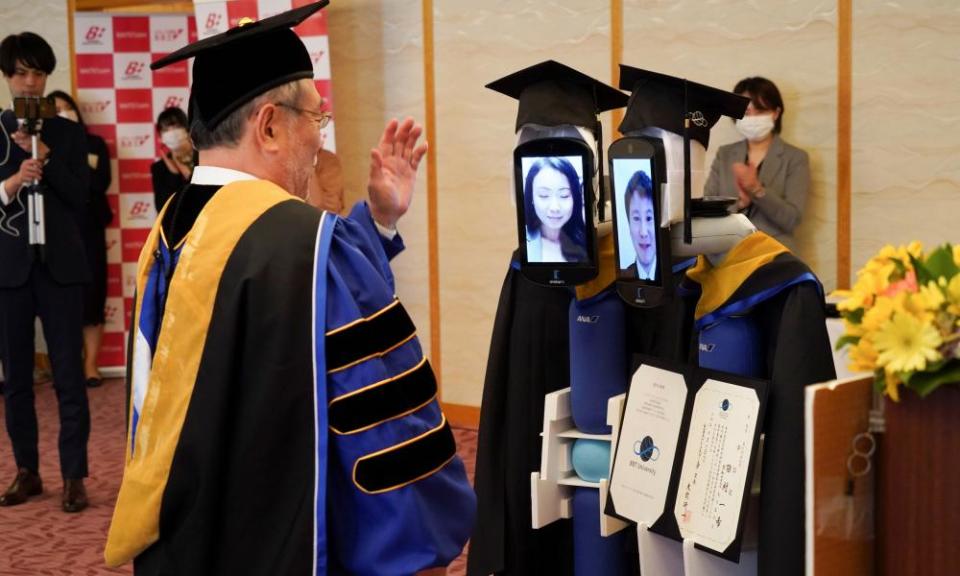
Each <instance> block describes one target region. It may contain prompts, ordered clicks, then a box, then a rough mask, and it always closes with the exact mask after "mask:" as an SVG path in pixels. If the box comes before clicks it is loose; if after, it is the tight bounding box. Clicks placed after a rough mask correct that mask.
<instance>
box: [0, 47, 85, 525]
mask: <svg viewBox="0 0 960 576" xmlns="http://www.w3.org/2000/svg"><path fill="white" fill-rule="evenodd" d="M55 66H56V57H55V56H54V54H53V50H52V49H51V48H50V45H49V44H47V42H46V41H45V40H44V39H43V38H41V37H40V36H37V35H36V34H33V33H30V32H23V33H21V34H13V35H10V36H7V37H6V38H5V39H4V40H3V42H2V43H0V71H2V72H3V77H4V79H5V80H6V81H7V85H8V86H9V87H10V92H11V95H12V96H13V97H14V98H17V97H23V96H29V97H39V96H43V94H44V91H45V88H46V83H47V77H48V75H49V74H50V73H51V72H52V71H53V69H54V67H55ZM2 121H3V122H2V124H3V131H2V133H0V139H2V140H0V141H2V147H3V150H0V162H2V165H0V209H2V213H0V270H2V273H0V331H3V332H4V333H5V342H4V344H5V345H4V347H3V349H2V350H0V353H2V356H3V365H4V368H5V369H6V371H7V373H6V378H7V383H6V389H5V391H4V402H5V404H6V413H5V418H6V427H7V434H9V436H10V442H11V444H12V445H13V455H14V458H15V459H16V464H17V476H16V478H15V479H14V480H13V483H12V484H11V485H10V487H9V488H8V489H7V491H6V492H4V493H3V494H2V495H0V506H14V505H17V504H22V503H23V502H26V501H27V500H28V499H29V498H31V497H32V496H36V495H39V494H41V493H42V492H43V485H42V483H41V481H40V475H39V454H38V449H37V414H36V410H35V407H34V395H33V360H34V318H35V317H36V316H39V317H40V321H41V322H42V324H43V332H44V336H45V338H46V341H47V348H48V351H49V354H50V362H51V364H52V367H53V379H54V387H55V389H56V391H57V402H58V406H59V413H60V440H59V448H60V471H61V474H62V476H63V497H62V499H61V506H62V508H63V510H64V511H65V512H79V511H80V510H83V509H84V508H85V507H86V506H87V495H86V492H85V490H84V486H83V478H84V477H86V476H87V438H88V436H89V434H90V412H89V408H88V405H87V389H86V386H85V385H84V381H83V363H82V360H81V358H80V351H81V349H82V346H83V336H82V335H83V285H84V284H85V283H87V282H89V281H90V270H89V267H88V266H87V259H86V254H85V252H84V247H83V239H82V236H81V233H80V224H79V219H80V215H81V213H82V211H83V210H84V207H85V206H86V203H87V195H88V193H89V190H90V168H89V167H88V166H87V139H86V135H85V134H84V130H83V128H82V127H81V126H80V125H79V124H77V123H76V122H71V121H69V120H66V119H64V118H59V117H54V118H48V119H45V120H43V121H42V122H43V124H42V126H41V132H40V135H39V138H38V143H37V156H38V157H37V159H33V158H31V150H32V146H31V137H30V135H28V134H26V133H25V132H22V131H20V130H18V128H17V123H16V121H15V120H14V118H13V114H11V113H10V112H9V111H7V112H4V113H3V116H2ZM36 180H39V181H40V185H41V187H42V188H43V189H44V194H43V198H44V202H45V220H46V245H45V247H44V248H43V249H42V250H40V249H38V247H36V246H33V245H31V244H30V242H29V230H28V227H27V222H26V220H27V214H26V209H25V208H24V207H25V206H26V204H27V192H28V191H29V190H28V189H29V187H30V184H31V183H33V182H34V181H36Z"/></svg>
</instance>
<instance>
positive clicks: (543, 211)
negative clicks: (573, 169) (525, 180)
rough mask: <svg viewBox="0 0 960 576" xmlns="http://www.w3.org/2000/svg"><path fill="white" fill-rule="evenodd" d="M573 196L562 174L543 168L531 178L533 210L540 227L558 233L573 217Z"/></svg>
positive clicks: (572, 191) (547, 167)
mask: <svg viewBox="0 0 960 576" xmlns="http://www.w3.org/2000/svg"><path fill="white" fill-rule="evenodd" d="M573 194H574V190H573V189H571V187H570V182H569V181H568V180H567V177H566V176H564V175H563V173H562V172H560V171H558V170H555V169H553V168H551V167H549V166H546V167H544V168H543V169H542V170H540V172H537V175H536V176H534V178H533V208H534V210H535V211H536V212H537V217H538V218H539V219H540V222H541V226H543V227H545V228H547V229H548V230H551V231H559V230H560V229H561V228H563V225H564V224H566V223H567V222H568V221H569V220H570V216H571V215H573Z"/></svg>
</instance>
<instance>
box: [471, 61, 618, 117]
mask: <svg viewBox="0 0 960 576" xmlns="http://www.w3.org/2000/svg"><path fill="white" fill-rule="evenodd" d="M486 87H487V88H489V89H491V90H494V91H496V92H499V93H501V94H505V95H507V96H509V97H511V98H516V99H517V100H519V101H520V106H519V110H518V111H517V126H516V129H517V130H519V129H520V127H521V126H523V125H524V124H541V125H543V126H559V125H562V124H572V125H574V126H583V127H585V128H590V129H591V130H593V129H594V127H595V126H596V124H597V114H599V113H601V112H606V111H607V110H613V109H615V108H623V107H624V106H626V105H627V95H626V94H624V93H623V92H620V91H619V90H617V89H616V88H614V87H612V86H609V85H607V84H604V83H603V82H600V81H599V80H596V79H594V78H591V77H590V76H587V75H586V74H584V73H583V72H580V71H579V70H575V69H573V68H571V67H569V66H566V65H564V64H561V63H559V62H555V61H553V60H547V61H546V62H541V63H539V64H535V65H533V66H530V67H529V68H524V69H523V70H520V71H518V72H514V73H513V74H510V75H509V76H504V77H503V78H501V79H499V80H494V81H493V82H491V83H489V84H487V86H486Z"/></svg>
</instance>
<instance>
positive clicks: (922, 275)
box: [910, 254, 937, 286]
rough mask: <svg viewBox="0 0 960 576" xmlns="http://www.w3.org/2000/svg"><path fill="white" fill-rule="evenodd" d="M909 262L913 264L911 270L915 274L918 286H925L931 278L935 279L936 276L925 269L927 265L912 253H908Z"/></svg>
mask: <svg viewBox="0 0 960 576" xmlns="http://www.w3.org/2000/svg"><path fill="white" fill-rule="evenodd" d="M910 263H911V264H913V270H914V272H915V273H916V275H917V285H918V286H926V285H927V283H928V282H930V281H931V280H936V279H937V277H936V276H934V275H933V274H931V273H930V271H929V270H927V266H926V265H925V264H924V263H923V261H922V260H920V259H918V258H917V257H915V256H914V255H913V254H910Z"/></svg>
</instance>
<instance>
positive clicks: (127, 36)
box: [74, 0, 335, 367]
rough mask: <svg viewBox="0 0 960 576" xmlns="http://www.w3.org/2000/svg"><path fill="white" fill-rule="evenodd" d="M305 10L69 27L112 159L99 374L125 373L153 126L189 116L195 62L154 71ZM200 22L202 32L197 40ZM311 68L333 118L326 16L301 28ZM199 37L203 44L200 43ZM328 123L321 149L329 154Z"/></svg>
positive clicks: (203, 12)
mask: <svg viewBox="0 0 960 576" xmlns="http://www.w3.org/2000/svg"><path fill="white" fill-rule="evenodd" d="M309 3H310V0H259V1H258V0H233V1H229V2H224V1H217V2H210V3H197V4H196V5H195V11H196V18H195V17H194V15H191V14H163V15H151V16H133V15H111V14H104V13H102V12H78V13H77V14H76V17H75V19H74V37H75V42H76V62H75V63H74V66H75V68H76V71H77V104H78V105H79V106H80V111H81V113H82V114H83V118H84V121H85V122H86V123H87V127H88V128H89V130H90V131H91V132H93V133H95V134H98V135H100V136H102V137H103V138H104V139H105V140H106V141H107V147H108V148H109V150H110V167H111V170H112V172H113V184H112V185H111V187H110V190H109V191H108V192H107V200H108V201H109V203H110V206H111V208H112V209H113V213H114V214H115V217H114V220H113V222H112V223H111V225H110V228H108V229H107V238H106V239H107V303H106V310H105V314H106V325H105V326H104V335H103V346H102V348H101V351H100V366H102V367H122V366H124V364H125V363H126V350H125V346H126V341H127V338H126V335H125V333H126V330H127V329H129V327H130V315H131V313H132V307H133V292H134V289H135V287H136V270H137V259H138V258H139V255H140V249H141V248H142V247H143V243H144V241H145V240H146V238H147V233H148V232H149V231H150V227H151V226H152V225H153V222H154V220H155V219H156V216H157V208H156V207H155V206H154V205H153V182H152V179H151V176H150V165H151V164H152V163H153V162H154V160H156V159H157V158H159V156H160V151H159V141H158V140H157V138H156V133H155V130H154V123H155V122H156V118H157V116H158V115H159V114H160V112H161V111H163V110H164V109H166V108H169V107H171V106H176V107H179V108H181V109H182V110H184V112H186V111H187V100H188V98H189V95H190V81H191V77H190V70H191V66H190V64H191V62H190V61H184V62H179V63H177V64H173V65H171V66H167V67H166V68H163V69H161V70H156V71H152V70H150V63H151V62H153V61H155V60H158V59H159V58H161V57H163V56H165V55H167V54H169V53H171V52H173V51H174V50H177V49H179V48H182V47H183V46H185V45H187V44H188V43H190V42H194V41H196V40H197V39H198V37H199V38H206V37H208V36H212V35H213V34H218V33H220V32H224V31H226V30H227V29H228V28H229V27H233V26H236V25H237V23H238V22H239V21H240V19H241V18H245V17H246V18H252V19H254V20H261V19H263V18H266V17H269V16H272V15H274V14H277V13H279V12H283V11H285V10H289V9H290V8H294V7H299V6H303V5H305V4H309ZM197 22H199V23H200V26H199V30H198V26H197ZM295 30H296V32H297V34H299V35H300V37H301V38H302V39H303V42H304V44H305V45H306V46H307V49H308V50H309V51H310V55H311V57H312V58H313V61H314V76H315V79H316V80H315V81H316V84H317V89H318V90H319V91H320V94H321V96H323V97H324V98H325V99H326V102H327V108H328V109H329V110H330V111H331V112H332V110H333V93H332V89H331V86H330V51H329V42H328V39H327V20H326V15H325V14H324V12H323V11H321V12H320V13H319V14H316V15H314V16H312V17H311V18H309V19H308V20H307V21H305V22H304V23H303V24H301V25H300V26H298V27H297V28H296V29H295ZM198 32H199V34H198ZM333 125H334V123H333V122H330V124H329V125H328V127H327V129H326V131H327V139H326V142H325V144H324V147H325V148H327V149H328V150H334V149H335V139H334V130H333Z"/></svg>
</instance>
